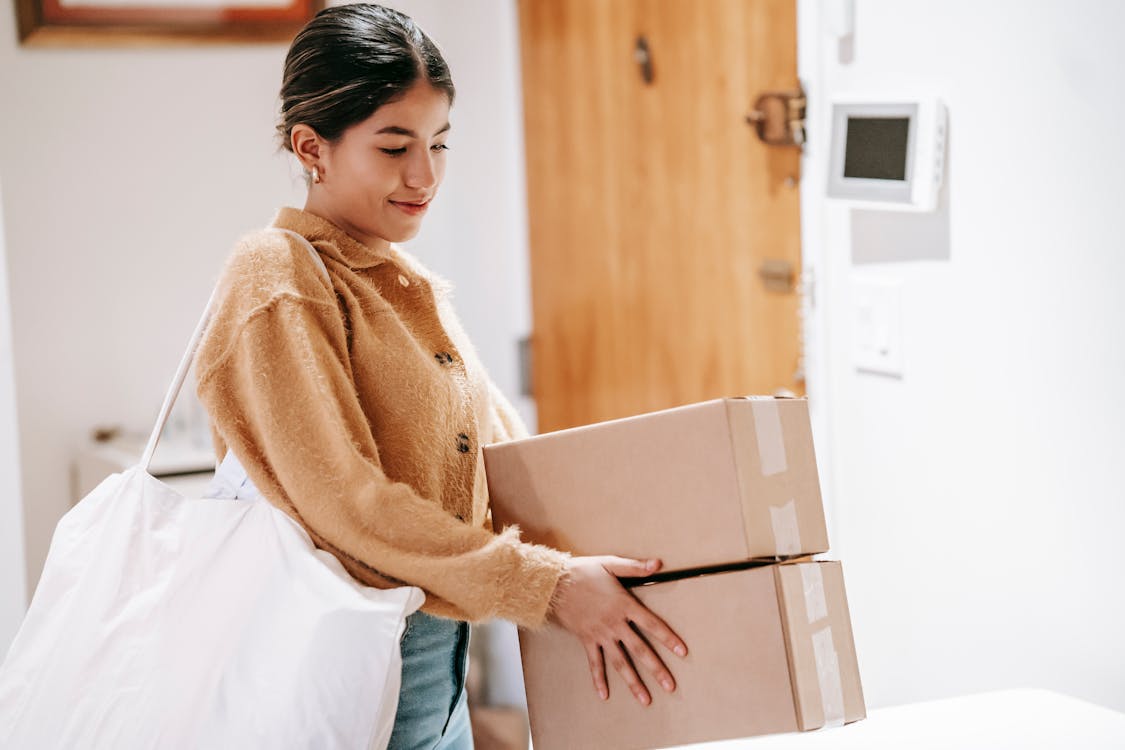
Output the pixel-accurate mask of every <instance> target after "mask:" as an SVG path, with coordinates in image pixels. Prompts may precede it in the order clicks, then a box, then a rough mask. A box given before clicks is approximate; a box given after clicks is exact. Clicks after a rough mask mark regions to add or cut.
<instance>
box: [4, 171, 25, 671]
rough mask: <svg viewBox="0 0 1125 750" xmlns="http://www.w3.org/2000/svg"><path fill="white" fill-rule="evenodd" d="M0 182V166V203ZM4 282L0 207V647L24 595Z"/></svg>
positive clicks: (9, 332)
mask: <svg viewBox="0 0 1125 750" xmlns="http://www.w3.org/2000/svg"><path fill="white" fill-rule="evenodd" d="M3 187H4V185H3V170H0V207H2V206H3ZM8 286H9V285H8V248H7V246H6V245H5V243H4V212H3V210H0V648H3V649H4V650H7V644H9V643H11V640H12V637H13V636H15V634H16V629H17V628H18V627H19V624H20V621H21V620H22V619H23V614H24V612H25V611H26V609H27V601H28V599H27V583H26V581H27V574H26V568H27V556H26V554H25V549H24V532H23V496H22V494H21V493H20V465H19V456H20V451H19V433H18V430H17V427H16V425H17V419H16V416H17V415H16V387H15V382H14V378H13V375H14V373H13V368H12V320H11V310H12V306H11V303H10V302H9V296H10V295H9V290H8Z"/></svg>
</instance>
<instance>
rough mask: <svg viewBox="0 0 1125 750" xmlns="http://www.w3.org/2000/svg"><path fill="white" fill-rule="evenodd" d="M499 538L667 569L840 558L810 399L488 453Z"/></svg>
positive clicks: (735, 402) (628, 421)
mask: <svg viewBox="0 0 1125 750" xmlns="http://www.w3.org/2000/svg"><path fill="white" fill-rule="evenodd" d="M484 462H485V474H486V476H487V479H488V491H489V496H490V499H491V505H492V520H493V524H494V526H495V527H496V528H497V529H500V528H502V527H504V526H507V525H510V524H519V525H520V527H521V528H522V530H523V538H524V539H527V540H529V541H534V542H539V543H541V544H547V545H550V546H552V547H556V548H558V549H564V550H568V551H570V552H573V553H575V554H578V555H606V554H614V555H623V556H626V557H636V558H647V557H659V558H661V559H662V560H663V562H664V567H663V568H662V570H665V571H671V570H687V569H693V568H700V567H707V566H711V565H720V564H725V563H731V562H735V561H739V560H749V559H753V558H771V559H776V558H778V557H785V556H794V555H800V554H806V553H815V552H825V551H827V550H828V532H827V530H826V529H825V524H824V509H823V506H822V504H821V497H820V480H819V477H818V475H817V469H816V456H815V453H814V451H813V440H812V429H811V427H810V424H809V411H808V402H807V400H806V399H803V398H798V399H776V398H770V397H738V398H718V399H712V400H710V401H703V402H700V403H696V404H689V405H687V406H679V407H675V408H672V409H664V410H661V411H656V412H650V413H647V414H641V415H637V416H633V417H625V418H622V419H615V420H611V421H608V422H598V423H596V424H591V425H584V426H581V427H573V428H570V429H567V430H559V431H557V432H548V433H544V434H542V435H535V436H532V437H529V438H525V439H523V440H514V441H509V442H504V443H496V444H493V445H486V446H484Z"/></svg>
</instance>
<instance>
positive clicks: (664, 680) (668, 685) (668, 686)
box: [660, 678, 673, 693]
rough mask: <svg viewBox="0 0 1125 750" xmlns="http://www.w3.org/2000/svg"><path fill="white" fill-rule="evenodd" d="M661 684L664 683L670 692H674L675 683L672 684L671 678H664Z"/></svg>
mask: <svg viewBox="0 0 1125 750" xmlns="http://www.w3.org/2000/svg"><path fill="white" fill-rule="evenodd" d="M660 684H661V685H663V686H664V689H665V690H667V691H668V692H669V693H670V692H672V689H673V685H672V681H671V680H669V679H668V678H664V679H663V680H661V681H660Z"/></svg>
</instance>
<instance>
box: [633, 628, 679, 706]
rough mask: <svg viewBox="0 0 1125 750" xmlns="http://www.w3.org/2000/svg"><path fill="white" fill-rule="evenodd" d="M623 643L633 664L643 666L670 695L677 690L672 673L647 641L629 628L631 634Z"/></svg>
mask: <svg viewBox="0 0 1125 750" xmlns="http://www.w3.org/2000/svg"><path fill="white" fill-rule="evenodd" d="M621 643H622V645H624V646H625V648H626V649H628V651H629V655H630V656H631V657H632V659H633V663H634V664H637V663H640V664H643V665H644V666H645V667H646V668H647V669H648V671H649V672H650V673H652V675H653V677H655V678H656V680H657V682H659V683H660V685H661V686H662V687H663V688H664V689H665V690H667V691H668V692H669V693H670V692H672V691H673V690H675V689H676V683H675V681H673V679H672V673H671V672H669V671H668V668H667V667H666V666H664V662H663V661H661V659H660V657H659V656H657V654H656V652H655V651H653V650H652V646H650V645H648V643H647V642H646V641H645V639H644V638H642V637H641V636H640V635H639V634H637V633H636V632H635V631H634V630H633V629H632V628H629V634H628V635H626V636H625V637H624V638H622V639H621Z"/></svg>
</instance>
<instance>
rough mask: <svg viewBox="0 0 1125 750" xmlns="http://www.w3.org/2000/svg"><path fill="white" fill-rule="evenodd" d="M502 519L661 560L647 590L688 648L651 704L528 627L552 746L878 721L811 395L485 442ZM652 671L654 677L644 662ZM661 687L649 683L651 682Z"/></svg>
mask: <svg viewBox="0 0 1125 750" xmlns="http://www.w3.org/2000/svg"><path fill="white" fill-rule="evenodd" d="M484 460H485V469H486V474H487V477H488V489H489V494H490V497H491V502H492V513H493V522H494V524H495V526H496V527H497V528H502V527H504V526H507V525H510V524H519V526H520V527H521V528H522V529H523V537H524V538H525V539H528V540H530V541H535V542H539V543H542V544H549V545H551V546H554V547H557V548H559V549H565V550H567V551H570V552H572V553H573V554H575V555H607V554H613V555H621V556H624V557H635V558H640V559H646V558H650V557H657V558H660V559H661V560H663V562H664V565H663V568H662V569H661V571H660V573H659V574H657V575H655V576H652V577H650V578H649V579H644V580H640V581H632V582H630V586H631V590H632V592H633V593H634V595H636V596H637V598H638V599H640V600H641V601H642V602H643V603H644V604H645V605H646V606H647V607H649V608H650V609H651V610H652V611H653V612H655V613H656V614H657V615H659V616H660V617H661V618H663V619H664V620H665V621H666V622H667V623H668V624H669V626H670V627H671V628H672V629H673V630H675V631H676V632H677V633H678V634H679V635H680V636H681V638H682V639H683V640H684V641H685V643H687V645H688V650H689V654H688V656H687V658H683V659H681V658H680V657H677V656H675V655H672V654H671V653H670V652H668V651H667V650H666V649H664V648H663V647H662V646H661V645H659V644H655V643H654V648H656V649H657V651H658V653H660V654H661V657H662V658H663V659H664V661H665V663H666V664H667V665H668V667H669V669H671V670H672V673H673V676H674V677H675V679H676V682H677V687H676V690H675V692H673V693H665V692H663V691H662V690H660V689H659V688H656V689H650V691H649V692H650V694H651V695H652V698H653V701H652V704H651V705H649V706H642V705H641V704H640V703H638V702H637V701H636V699H635V698H634V697H633V695H632V693H631V692H630V691H629V689H628V688H627V686H626V685H625V682H624V680H623V679H621V677H620V675H618V674H617V673H616V671H615V670H613V669H612V668H607V678H608V681H609V690H610V698H609V700H607V701H602V700H601V699H599V698H598V696H597V694H596V692H595V690H594V687H593V682H592V679H591V677H590V673H589V667H588V666H587V659H586V654H585V652H584V650H583V648H582V645H581V643H580V642H579V641H578V639H577V638H576V637H574V636H573V635H571V634H570V633H568V632H566V631H564V630H563V629H562V628H560V627H559V626H557V625H550V626H548V627H547V628H545V629H543V630H540V631H535V632H532V631H525V630H521V631H520V650H521V653H522V659H523V670H524V681H525V684H526V687H527V699H528V712H529V715H530V720H531V730H532V738H533V741H534V746H535V748H536V750H552V749H553V748H599V749H604V750H618V749H621V750H625V749H640V748H657V747H667V746H671V745H677V744H687V743H692V742H705V741H709V740H718V739H726V738H732V737H747V736H752V735H760V734H770V733H775V732H787V731H799V730H808V729H817V728H820V727H824V726H831V725H839V724H843V723H848V722H851V721H855V720H857V719H861V718H863V717H864V716H865V709H864V703H863V693H862V689H861V686H860V681H859V672H858V668H857V665H856V658H855V647H854V645H853V641H852V632H851V620H850V616H849V613H848V605H847V597H846V595H845V591H844V580H843V572H842V570H841V566H840V563H839V562H835V561H821V560H817V561H813V560H812V558H811V555H812V554H814V553H821V552H825V551H827V550H828V535H827V531H826V528H825V522H824V509H823V505H822V501H821V495H820V483H819V478H818V476H817V469H816V458H815V453H814V451H813V441H812V432H811V428H810V423H809V415H808V404H807V401H806V400H805V399H775V398H769V397H737V398H721V399H713V400H710V401H704V402H701V403H697V404H690V405H687V406H680V407H676V408H673V409H665V410H661V411H657V412H652V413H649V414H641V415H638V416H634V417H627V418H624V419H616V420H612V421H609V422H601V423H597V424H592V425H585V426H582V427H575V428H572V429H568V430H560V431H558V432H552V433H546V434H543V435H537V436H534V437H530V438H527V439H524V440H517V441H511V442H506V443H499V444H495V445H489V446H485V448H484ZM638 673H639V674H640V676H641V678H642V679H646V677H648V675H647V674H646V672H645V670H644V669H643V667H642V668H640V669H638ZM652 682H653V681H652V680H651V679H646V683H648V684H651V683H652Z"/></svg>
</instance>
